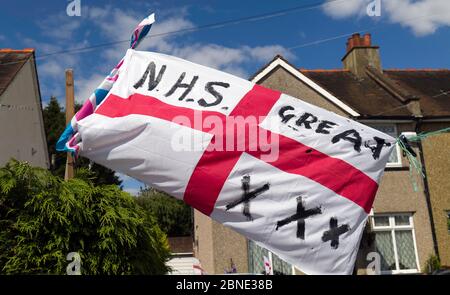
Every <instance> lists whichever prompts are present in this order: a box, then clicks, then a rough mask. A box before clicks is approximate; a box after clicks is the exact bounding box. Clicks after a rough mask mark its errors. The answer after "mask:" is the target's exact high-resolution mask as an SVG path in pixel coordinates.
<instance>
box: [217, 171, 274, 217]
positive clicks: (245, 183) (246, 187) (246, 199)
mask: <svg viewBox="0 0 450 295" xmlns="http://www.w3.org/2000/svg"><path fill="white" fill-rule="evenodd" d="M269 187H270V185H269V183H266V184H264V185H263V186H261V187H260V188H257V189H255V190H254V191H250V175H244V176H243V177H242V190H243V191H244V194H243V196H242V198H240V199H238V200H236V201H233V202H231V203H229V204H228V205H227V206H226V210H230V209H231V208H234V207H236V206H237V205H239V204H241V203H244V209H243V211H242V213H243V214H244V215H245V216H246V217H247V220H253V218H252V215H251V214H250V200H252V199H254V198H256V197H257V196H258V195H260V194H262V193H263V192H265V191H267V190H269Z"/></svg>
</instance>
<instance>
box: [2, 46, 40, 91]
mask: <svg viewBox="0 0 450 295" xmlns="http://www.w3.org/2000/svg"><path fill="white" fill-rule="evenodd" d="M33 55H34V49H30V48H27V49H23V50H13V49H0V95H2V94H3V92H4V91H5V90H6V88H8V86H9V84H11V82H12V81H13V79H14V77H15V76H16V75H17V73H18V72H19V71H20V69H21V68H22V66H23V65H24V64H25V63H26V62H27V61H28V60H29V59H30V58H31V57H32V56H33Z"/></svg>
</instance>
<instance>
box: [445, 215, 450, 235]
mask: <svg viewBox="0 0 450 295" xmlns="http://www.w3.org/2000/svg"><path fill="white" fill-rule="evenodd" d="M445 217H446V218H445V221H446V223H447V231H448V233H449V234H450V228H449V227H448V220H449V219H450V210H445Z"/></svg>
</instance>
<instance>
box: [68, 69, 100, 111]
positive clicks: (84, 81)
mask: <svg viewBox="0 0 450 295" xmlns="http://www.w3.org/2000/svg"><path fill="white" fill-rule="evenodd" d="M103 79H105V75H101V74H98V73H95V74H92V75H91V76H89V77H88V78H80V79H77V80H76V83H75V101H76V102H77V103H80V104H83V103H84V102H85V101H86V100H87V99H88V98H89V97H90V96H91V94H92V93H93V92H94V90H95V89H96V88H97V86H98V85H100V83H101V82H102V81H103Z"/></svg>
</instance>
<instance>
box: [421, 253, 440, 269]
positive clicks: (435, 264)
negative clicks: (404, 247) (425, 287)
mask: <svg viewBox="0 0 450 295" xmlns="http://www.w3.org/2000/svg"><path fill="white" fill-rule="evenodd" d="M439 269H441V262H440V260H439V258H438V257H437V256H436V255H430V257H429V258H428V260H427V262H426V264H425V271H426V272H427V273H432V272H434V271H435V270H439Z"/></svg>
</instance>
